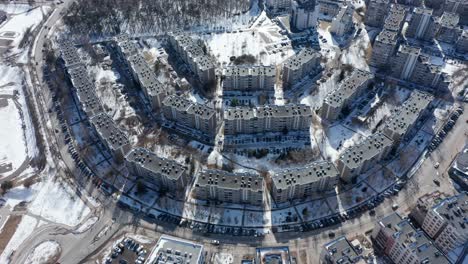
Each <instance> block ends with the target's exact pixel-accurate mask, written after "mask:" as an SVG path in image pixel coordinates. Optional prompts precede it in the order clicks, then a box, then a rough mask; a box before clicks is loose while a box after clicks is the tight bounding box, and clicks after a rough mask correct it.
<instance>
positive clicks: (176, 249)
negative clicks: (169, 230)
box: [146, 235, 205, 264]
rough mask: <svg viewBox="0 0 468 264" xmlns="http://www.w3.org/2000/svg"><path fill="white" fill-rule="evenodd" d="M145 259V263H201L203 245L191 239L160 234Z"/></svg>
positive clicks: (203, 258)
mask: <svg viewBox="0 0 468 264" xmlns="http://www.w3.org/2000/svg"><path fill="white" fill-rule="evenodd" d="M147 259H148V260H147V262H146V263H152V264H167V263H173V264H175V263H179V264H182V263H183V264H203V263H205V254H204V247H203V245H202V244H198V243H195V242H193V241H188V240H185V239H181V238H178V237H171V236H167V235H162V236H161V237H160V238H159V240H158V243H156V245H155V246H154V248H153V250H152V251H151V253H150V254H149V256H148V258H147Z"/></svg>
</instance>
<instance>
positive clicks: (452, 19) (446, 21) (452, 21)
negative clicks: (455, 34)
mask: <svg viewBox="0 0 468 264" xmlns="http://www.w3.org/2000/svg"><path fill="white" fill-rule="evenodd" d="M459 21H460V16H459V15H458V14H457V13H451V12H444V13H443V14H442V16H441V17H440V20H439V22H440V25H441V26H442V27H446V28H455V27H457V26H458V22H459Z"/></svg>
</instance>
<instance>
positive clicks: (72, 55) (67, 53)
mask: <svg viewBox="0 0 468 264" xmlns="http://www.w3.org/2000/svg"><path fill="white" fill-rule="evenodd" d="M58 45H59V48H60V55H61V57H62V60H63V61H64V62H65V67H67V68H68V69H70V68H72V67H74V66H77V65H78V64H81V58H80V56H79V55H78V51H77V50H76V48H75V46H74V45H73V43H72V42H70V41H68V40H61V41H59V43H58Z"/></svg>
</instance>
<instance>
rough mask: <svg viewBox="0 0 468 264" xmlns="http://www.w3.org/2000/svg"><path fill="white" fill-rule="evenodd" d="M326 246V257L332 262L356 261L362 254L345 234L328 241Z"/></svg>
mask: <svg viewBox="0 0 468 264" xmlns="http://www.w3.org/2000/svg"><path fill="white" fill-rule="evenodd" d="M324 248H325V250H326V258H327V260H329V261H331V263H343V264H345V263H356V262H357V261H358V260H359V259H360V255H359V254H357V253H356V251H355V250H354V248H353V246H352V245H351V244H350V243H349V241H348V239H346V237H344V236H342V237H339V238H337V239H335V240H333V241H330V242H328V243H327V244H325V246H324Z"/></svg>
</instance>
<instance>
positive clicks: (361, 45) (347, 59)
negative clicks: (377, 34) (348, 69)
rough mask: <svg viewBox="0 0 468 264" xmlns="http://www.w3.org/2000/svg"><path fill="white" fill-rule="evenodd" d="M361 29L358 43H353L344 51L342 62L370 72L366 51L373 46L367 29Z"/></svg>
mask: <svg viewBox="0 0 468 264" xmlns="http://www.w3.org/2000/svg"><path fill="white" fill-rule="evenodd" d="M361 29H362V31H361V34H360V37H359V38H358V39H357V40H356V41H353V42H352V43H351V45H350V47H349V48H348V49H345V50H343V53H342V54H341V62H342V63H344V64H350V65H353V66H354V67H355V68H357V69H361V70H366V71H368V70H369V65H367V62H366V51H367V49H368V48H369V47H370V45H371V44H370V39H369V35H368V34H367V31H366V29H365V27H361Z"/></svg>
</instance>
